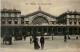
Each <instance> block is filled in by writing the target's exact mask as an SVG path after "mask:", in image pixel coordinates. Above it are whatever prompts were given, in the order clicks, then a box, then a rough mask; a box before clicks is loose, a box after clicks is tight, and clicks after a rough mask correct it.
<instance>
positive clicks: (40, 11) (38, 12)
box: [24, 10, 56, 18]
mask: <svg viewBox="0 0 80 52" xmlns="http://www.w3.org/2000/svg"><path fill="white" fill-rule="evenodd" d="M34 15H46V16H49V17H52V18H56V16H53V15H51V14H48V13H46V12H44V11H42V10H39V11H36V12H33V13H31V14H28V15H25V16H24V17H29V16H34Z"/></svg>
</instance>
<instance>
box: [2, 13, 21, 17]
mask: <svg viewBox="0 0 80 52" xmlns="http://www.w3.org/2000/svg"><path fill="white" fill-rule="evenodd" d="M1 17H20V14H9V13H4V14H1Z"/></svg>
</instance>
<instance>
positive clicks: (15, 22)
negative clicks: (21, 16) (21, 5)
mask: <svg viewBox="0 0 80 52" xmlns="http://www.w3.org/2000/svg"><path fill="white" fill-rule="evenodd" d="M2 24H6V22H5V21H2ZM8 24H12V22H11V21H8ZM14 24H18V21H14Z"/></svg>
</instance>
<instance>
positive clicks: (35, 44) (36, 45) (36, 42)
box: [33, 37, 40, 49]
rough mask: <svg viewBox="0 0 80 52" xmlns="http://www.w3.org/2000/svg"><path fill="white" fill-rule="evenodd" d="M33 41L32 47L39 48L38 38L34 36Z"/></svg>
mask: <svg viewBox="0 0 80 52" xmlns="http://www.w3.org/2000/svg"><path fill="white" fill-rule="evenodd" d="M33 42H34V49H39V48H40V46H39V44H38V38H36V37H34V40H33Z"/></svg>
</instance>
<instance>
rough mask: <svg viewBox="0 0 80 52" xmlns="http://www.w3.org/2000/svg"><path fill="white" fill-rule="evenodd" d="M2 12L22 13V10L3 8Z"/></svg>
mask: <svg viewBox="0 0 80 52" xmlns="http://www.w3.org/2000/svg"><path fill="white" fill-rule="evenodd" d="M1 13H21V11H20V10H16V9H2V10H1Z"/></svg>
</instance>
